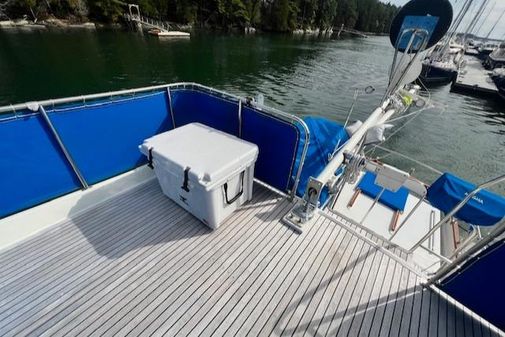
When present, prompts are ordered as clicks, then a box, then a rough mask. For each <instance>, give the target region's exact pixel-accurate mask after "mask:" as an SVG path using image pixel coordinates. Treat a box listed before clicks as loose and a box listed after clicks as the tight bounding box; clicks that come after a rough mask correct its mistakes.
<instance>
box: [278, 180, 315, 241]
mask: <svg viewBox="0 0 505 337" xmlns="http://www.w3.org/2000/svg"><path fill="white" fill-rule="evenodd" d="M323 186H324V185H323V183H321V182H320V181H318V180H316V179H314V178H312V177H311V178H310V180H309V183H308V185H307V190H306V192H305V195H304V198H303V200H300V201H298V202H297V203H296V204H295V205H294V206H293V207H292V208H291V210H290V211H289V212H288V213H287V214H286V215H285V216H284V217H283V218H282V222H283V223H284V224H285V225H287V226H288V227H290V228H292V229H293V230H295V231H296V232H298V233H300V234H301V233H302V232H303V228H304V227H305V226H307V225H308V223H310V222H311V220H312V219H313V218H314V213H315V212H316V210H317V209H318V208H319V197H320V196H321V190H322V189H323Z"/></svg>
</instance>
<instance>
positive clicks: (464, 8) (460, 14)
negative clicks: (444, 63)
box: [430, 0, 473, 60]
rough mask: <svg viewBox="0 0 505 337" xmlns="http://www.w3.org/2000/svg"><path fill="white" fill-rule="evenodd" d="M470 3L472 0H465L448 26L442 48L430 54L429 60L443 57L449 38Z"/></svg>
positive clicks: (453, 34)
mask: <svg viewBox="0 0 505 337" xmlns="http://www.w3.org/2000/svg"><path fill="white" fill-rule="evenodd" d="M472 3H473V0H466V1H465V2H464V3H463V5H462V7H461V10H460V11H459V13H458V15H457V16H456V19H455V20H454V21H453V24H452V26H451V28H449V32H450V33H449V34H448V35H446V37H445V43H444V45H443V47H442V49H441V50H440V52H438V53H436V54H435V53H433V54H432V56H430V60H434V59H439V60H442V59H443V58H444V57H445V55H446V54H447V52H448V51H449V46H450V44H451V40H452V39H453V38H454V36H455V35H456V33H457V31H458V28H459V26H460V25H461V22H462V21H463V18H464V17H465V15H466V13H467V12H468V10H469V9H470V7H471V6H472Z"/></svg>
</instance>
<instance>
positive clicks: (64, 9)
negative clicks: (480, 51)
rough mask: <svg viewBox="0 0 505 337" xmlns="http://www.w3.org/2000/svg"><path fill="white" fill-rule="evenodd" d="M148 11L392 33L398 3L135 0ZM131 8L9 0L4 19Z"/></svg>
mask: <svg viewBox="0 0 505 337" xmlns="http://www.w3.org/2000/svg"><path fill="white" fill-rule="evenodd" d="M127 2H129V3H136V4H138V5H139V6H140V9H141V12H142V14H143V15H146V16H149V17H151V18H156V19H159V20H165V21H170V22H176V23H180V24H190V25H193V26H195V27H205V28H216V29H223V30H231V29H236V28H239V29H242V28H247V27H253V28H256V29H260V30H263V31H272V32H292V31H294V30H305V29H311V30H313V29H318V30H320V31H327V30H330V29H331V28H332V27H340V26H341V25H342V24H343V25H345V26H346V27H348V28H354V29H357V30H360V31H365V32H372V33H384V32H387V30H388V29H389V26H390V24H391V20H392V19H393V17H394V15H395V14H396V12H397V11H398V7H396V6H394V5H391V4H385V3H382V2H380V1H378V0H131V1H128V0H127ZM126 10H127V6H126V2H123V1H120V0H6V1H3V2H2V3H1V4H0V20H6V19H17V18H22V17H26V18H28V19H30V20H34V21H40V20H44V19H47V18H59V19H66V20H70V21H72V22H86V21H93V22H102V23H118V22H121V20H122V15H123V13H125V12H126Z"/></svg>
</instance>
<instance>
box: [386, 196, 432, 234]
mask: <svg viewBox="0 0 505 337" xmlns="http://www.w3.org/2000/svg"><path fill="white" fill-rule="evenodd" d="M423 201H424V198H420V199H419V201H418V202H417V204H416V205H415V206H414V208H412V210H411V211H410V212H409V214H408V215H407V216H406V217H405V219H403V221H402V223H401V224H400V226H398V228H397V229H396V231H395V232H394V233H393V234H392V235H391V236H390V237H389V241H392V240H393V238H394V237H395V236H396V234H398V232H399V231H400V229H402V227H403V226H404V225H405V224H406V223H407V221H408V220H409V219H410V217H411V216H412V214H414V213H415V211H417V209H418V208H419V206H421V204H422V203H423Z"/></svg>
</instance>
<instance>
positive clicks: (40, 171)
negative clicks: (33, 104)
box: [0, 115, 80, 218]
mask: <svg viewBox="0 0 505 337" xmlns="http://www.w3.org/2000/svg"><path fill="white" fill-rule="evenodd" d="M0 135H1V141H0V153H1V154H2V155H1V156H0V218H2V217H5V216H7V215H9V214H12V213H15V212H18V211H21V210H23V209H26V208H29V207H32V206H35V205H37V204H40V203H42V202H45V201H48V200H50V199H53V198H56V197H59V196H61V195H63V194H66V193H69V192H72V191H74V190H76V189H79V188H80V184H79V180H78V179H77V177H76V176H75V175H74V173H73V171H72V169H71V167H70V165H69V164H68V162H67V161H66V159H65V157H64V156H63V153H62V152H61V151H60V149H59V147H58V145H57V143H56V140H55V139H54V138H53V137H52V136H51V135H50V132H49V130H48V129H47V127H46V125H45V122H44V121H43V119H42V118H41V117H40V115H32V116H30V117H22V118H19V119H11V120H9V121H2V122H0Z"/></svg>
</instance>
